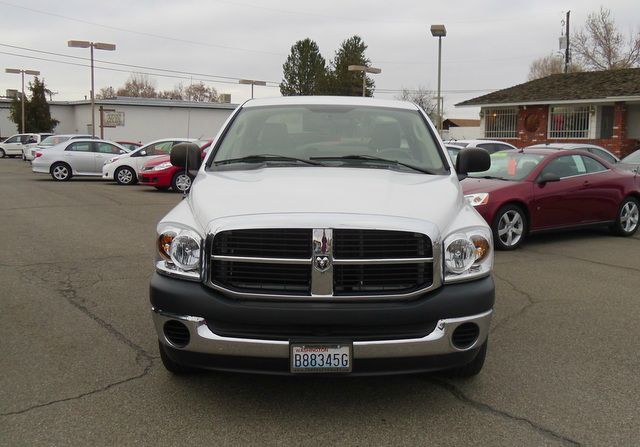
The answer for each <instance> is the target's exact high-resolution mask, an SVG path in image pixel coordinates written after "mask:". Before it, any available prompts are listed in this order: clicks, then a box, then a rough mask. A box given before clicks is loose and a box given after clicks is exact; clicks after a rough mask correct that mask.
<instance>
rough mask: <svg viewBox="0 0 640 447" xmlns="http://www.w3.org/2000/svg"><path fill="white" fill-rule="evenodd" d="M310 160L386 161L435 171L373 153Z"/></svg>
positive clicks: (416, 168)
mask: <svg viewBox="0 0 640 447" xmlns="http://www.w3.org/2000/svg"><path fill="white" fill-rule="evenodd" d="M309 158H310V159H311V160H338V161H340V160H364V161H372V162H378V163H387V164H392V165H398V166H404V167H405V168H409V169H413V170H414V171H418V172H423V173H425V174H436V172H435V171H432V170H429V169H425V168H419V167H417V166H413V165H410V164H407V163H403V162H401V161H398V160H389V159H387V158H380V157H376V156H374V155H342V156H334V157H309Z"/></svg>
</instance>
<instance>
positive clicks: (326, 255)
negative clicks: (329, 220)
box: [313, 228, 333, 276]
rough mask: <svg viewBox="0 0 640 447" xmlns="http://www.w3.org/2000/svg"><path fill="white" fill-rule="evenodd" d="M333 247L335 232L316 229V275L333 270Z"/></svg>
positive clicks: (314, 251)
mask: <svg viewBox="0 0 640 447" xmlns="http://www.w3.org/2000/svg"><path fill="white" fill-rule="evenodd" d="M332 245H333V230H332V229H331V228H314V230H313V269H314V271H315V272H316V273H324V272H326V271H328V270H330V269H331V265H332V264H333V247H332ZM323 276H325V275H323Z"/></svg>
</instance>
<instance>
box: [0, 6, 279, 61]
mask: <svg viewBox="0 0 640 447" xmlns="http://www.w3.org/2000/svg"><path fill="white" fill-rule="evenodd" d="M0 4H2V5H5V6H9V7H11V8H16V9H23V10H25V11H30V12H34V13H36V14H42V15H47V16H51V17H57V18H60V19H65V20H71V21H73V22H79V23H84V24H87V25H91V26H98V27H101V28H106V29H110V30H113V31H121V32H125V33H131V34H138V35H141V36H146V37H153V38H156V39H163V40H171V41H174V42H181V43H188V44H192V45H200V46H205V47H212V48H220V49H223V50H233V51H246V52H250V53H261V54H271V55H275V56H286V55H285V54H282V53H275V52H272V51H262V50H256V49H253V48H241V47H233V46H229V45H216V44H213V43H208V42H199V41H195V40H187V39H180V38H177V37H169V36H163V35H161V34H153V33H145V32H143V31H135V30H131V29H127V28H120V27H117V26H111V25H105V24H102V23H98V22H92V21H89V20H84V19H78V18H75V17H69V16H65V15H62V14H57V13H54V12H49V11H43V10H40V9H35V8H29V7H27V6H22V5H15V4H13V3H9V2H5V1H2V0H0Z"/></svg>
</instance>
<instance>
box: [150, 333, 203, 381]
mask: <svg viewBox="0 0 640 447" xmlns="http://www.w3.org/2000/svg"><path fill="white" fill-rule="evenodd" d="M158 349H159V350H160V360H162V365H163V366H164V368H165V369H166V370H167V371H169V372H170V373H173V374H190V373H194V372H196V371H198V369H196V368H192V367H191V366H185V365H182V364H181V363H177V362H174V361H173V360H171V358H169V356H168V355H167V351H166V350H165V346H164V345H163V344H162V342H161V341H160V340H158Z"/></svg>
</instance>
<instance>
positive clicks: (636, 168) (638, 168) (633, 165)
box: [616, 148, 640, 173]
mask: <svg viewBox="0 0 640 447" xmlns="http://www.w3.org/2000/svg"><path fill="white" fill-rule="evenodd" d="M616 166H617V167H619V168H620V169H624V170H626V171H632V172H639V173H640V148H638V149H636V151H635V152H631V153H630V154H629V155H627V156H626V157H624V158H623V159H622V160H620V162H619V163H618V164H617V165H616Z"/></svg>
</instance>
